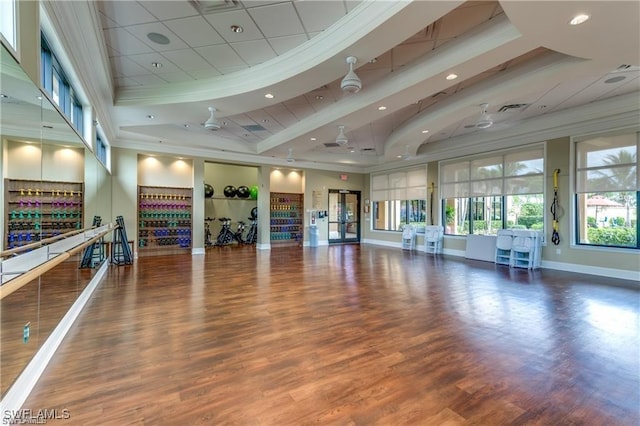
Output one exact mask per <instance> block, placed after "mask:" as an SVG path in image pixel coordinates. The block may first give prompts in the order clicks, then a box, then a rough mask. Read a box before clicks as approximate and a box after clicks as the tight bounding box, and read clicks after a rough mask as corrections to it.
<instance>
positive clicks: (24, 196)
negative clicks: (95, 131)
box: [0, 46, 113, 396]
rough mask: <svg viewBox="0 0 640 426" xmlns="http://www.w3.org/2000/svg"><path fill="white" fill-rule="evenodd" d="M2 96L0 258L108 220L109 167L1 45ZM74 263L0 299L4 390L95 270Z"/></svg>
mask: <svg viewBox="0 0 640 426" xmlns="http://www.w3.org/2000/svg"><path fill="white" fill-rule="evenodd" d="M0 96H1V98H0V102H1V104H0V120H1V121H0V144H1V149H0V156H1V160H2V161H1V162H0V170H1V171H2V181H1V183H0V185H1V186H2V188H1V189H2V193H3V201H2V205H1V209H2V211H1V213H2V214H1V215H0V228H1V229H2V242H1V243H0V250H2V251H3V258H7V257H9V256H16V255H18V256H19V255H20V254H19V253H18V254H13V253H8V254H7V253H6V252H7V251H8V250H11V249H15V248H18V247H20V246H23V245H27V244H32V243H35V242H38V241H40V240H42V239H45V238H48V237H52V236H56V235H60V234H64V233H68V232H72V231H75V230H78V229H83V228H86V227H90V226H91V225H92V223H93V220H94V216H99V217H100V218H101V221H102V224H106V223H110V222H113V220H112V219H113V218H112V209H111V198H112V197H111V177H110V175H109V173H108V171H107V170H106V169H105V167H104V166H103V165H102V164H101V163H100V162H99V161H98V160H97V159H96V157H95V156H94V154H93V152H92V151H91V150H90V149H88V147H87V146H86V145H85V143H84V142H83V140H82V138H80V136H78V134H77V133H76V132H75V131H74V130H73V129H72V127H71V126H70V125H69V123H68V122H67V121H66V120H65V119H64V118H63V117H62V115H61V114H60V112H59V111H58V109H57V108H56V107H55V106H53V105H52V103H51V102H50V101H49V100H48V98H47V97H46V96H44V95H43V94H42V92H41V91H40V90H39V89H38V87H37V86H36V84H34V83H33V82H32V81H31V80H30V79H29V77H28V76H27V75H26V74H25V73H24V71H23V70H22V68H21V67H20V65H19V64H18V63H17V61H16V60H15V59H14V58H13V56H12V55H11V54H10V53H9V52H8V51H7V50H6V49H5V48H4V46H3V47H2V52H1V56H0ZM80 263H81V254H79V255H76V256H72V257H71V258H70V259H69V260H68V261H66V262H64V263H62V264H61V265H59V266H57V267H55V268H54V269H52V270H51V271H49V272H47V273H45V274H44V275H42V276H40V277H39V278H38V279H36V280H34V281H32V282H30V283H29V284H27V285H25V286H23V287H22V288H20V289H19V290H17V291H15V292H13V293H11V294H9V295H8V296H6V297H4V298H3V299H2V300H0V363H1V365H2V368H1V369H0V392H1V394H2V396H4V395H5V394H6V392H7V390H8V389H9V388H10V386H11V384H12V383H13V382H14V381H15V379H16V378H17V377H18V375H19V374H20V373H21V372H22V371H23V369H24V368H25V366H26V365H27V363H28V362H29V361H30V360H31V358H32V357H33V356H34V354H35V353H36V352H37V351H38V349H39V348H40V347H41V346H42V344H43V343H44V342H45V341H46V339H47V337H48V336H49V335H50V334H51V332H52V331H53V330H54V329H55V327H56V326H57V325H58V323H59V322H60V320H61V319H62V317H63V316H64V315H65V314H66V312H67V311H68V310H69V308H70V307H71V305H72V304H73V303H74V302H75V300H76V299H77V297H78V296H79V295H80V294H81V292H82V291H83V290H84V288H85V287H86V285H87V284H88V283H89V281H90V280H91V278H92V276H93V275H94V274H95V272H96V270H97V269H96V267H90V268H80ZM94 266H98V265H94Z"/></svg>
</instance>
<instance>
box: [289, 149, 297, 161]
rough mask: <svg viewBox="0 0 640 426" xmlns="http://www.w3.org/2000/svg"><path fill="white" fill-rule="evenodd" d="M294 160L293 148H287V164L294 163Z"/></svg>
mask: <svg viewBox="0 0 640 426" xmlns="http://www.w3.org/2000/svg"><path fill="white" fill-rule="evenodd" d="M295 161H296V159H295V158H293V148H289V154H288V155H287V163H295Z"/></svg>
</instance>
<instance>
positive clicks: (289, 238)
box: [270, 192, 304, 244]
mask: <svg viewBox="0 0 640 426" xmlns="http://www.w3.org/2000/svg"><path fill="white" fill-rule="evenodd" d="M303 208H304V196H303V194H290V193H284V192H272V193H271V218H270V219H271V220H270V225H271V243H272V244H274V243H275V244H301V243H302V235H303Z"/></svg>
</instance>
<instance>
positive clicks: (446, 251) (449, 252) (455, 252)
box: [442, 248, 467, 257]
mask: <svg viewBox="0 0 640 426" xmlns="http://www.w3.org/2000/svg"><path fill="white" fill-rule="evenodd" d="M442 254H446V255H449V256H457V257H465V256H466V255H467V252H466V251H465V250H455V249H448V248H443V249H442Z"/></svg>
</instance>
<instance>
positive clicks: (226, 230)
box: [214, 217, 235, 246]
mask: <svg viewBox="0 0 640 426" xmlns="http://www.w3.org/2000/svg"><path fill="white" fill-rule="evenodd" d="M218 220H219V221H220V222H221V223H222V228H220V233H218V237H217V238H216V243H215V244H214V245H216V246H226V245H228V244H231V242H232V241H233V240H234V239H235V234H234V232H233V231H232V230H231V218H228V217H221V218H218Z"/></svg>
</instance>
